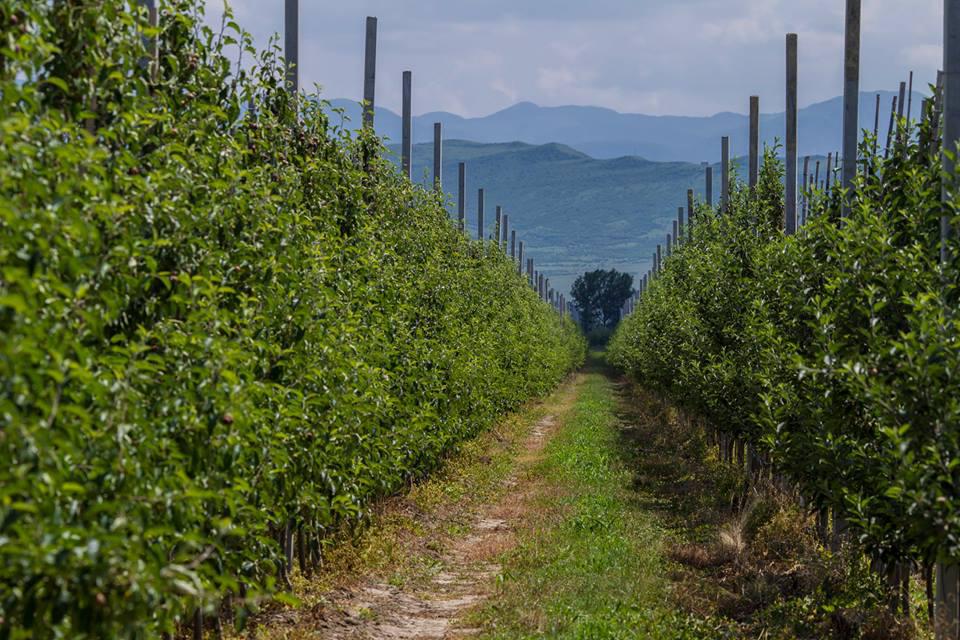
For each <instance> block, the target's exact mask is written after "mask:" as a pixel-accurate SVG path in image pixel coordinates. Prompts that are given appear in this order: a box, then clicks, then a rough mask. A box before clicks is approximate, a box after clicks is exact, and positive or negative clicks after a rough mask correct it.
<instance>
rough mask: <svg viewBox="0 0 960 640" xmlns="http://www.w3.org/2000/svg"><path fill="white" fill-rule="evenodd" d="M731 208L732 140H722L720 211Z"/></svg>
mask: <svg viewBox="0 0 960 640" xmlns="http://www.w3.org/2000/svg"><path fill="white" fill-rule="evenodd" d="M729 206H730V138H729V137H728V136H723V137H722V138H720V211H722V212H723V213H726V212H727V207H729Z"/></svg>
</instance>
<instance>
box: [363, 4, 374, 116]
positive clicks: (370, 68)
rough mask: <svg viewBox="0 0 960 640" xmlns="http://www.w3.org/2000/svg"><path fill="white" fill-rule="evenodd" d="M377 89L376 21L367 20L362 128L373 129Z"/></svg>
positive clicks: (372, 18)
mask: <svg viewBox="0 0 960 640" xmlns="http://www.w3.org/2000/svg"><path fill="white" fill-rule="evenodd" d="M376 87H377V19H376V18H374V17H368V18H367V44H366V54H365V56H364V62H363V126H364V127H366V128H369V129H373V111H374V108H375V107H376Z"/></svg>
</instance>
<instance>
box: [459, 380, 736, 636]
mask: <svg viewBox="0 0 960 640" xmlns="http://www.w3.org/2000/svg"><path fill="white" fill-rule="evenodd" d="M619 442H620V439H619V436H618V419H617V415H616V398H615V395H614V392H613V389H612V386H611V382H610V380H609V379H607V378H606V377H604V376H603V375H600V374H598V373H591V374H589V375H588V376H587V377H586V380H585V382H584V384H583V386H582V390H581V393H580V395H579V397H578V399H577V401H576V404H575V406H574V410H573V412H572V414H571V416H570V418H569V420H568V421H567V423H566V424H565V425H564V426H563V427H562V428H561V429H560V430H559V433H558V434H557V436H556V437H555V438H554V439H553V440H551V442H550V443H549V444H548V445H547V448H546V450H545V452H544V458H543V460H542V462H540V463H539V464H538V465H537V466H536V467H535V468H534V469H533V471H532V473H531V474H530V477H529V478H527V479H526V481H528V482H530V483H531V484H534V485H536V486H537V487H538V490H537V495H536V497H535V498H534V499H533V500H532V504H531V512H532V513H531V516H530V517H529V518H528V521H529V525H528V526H527V527H526V528H525V529H524V530H523V531H521V533H520V535H519V541H518V545H517V547H516V548H514V549H513V550H511V551H510V552H508V553H507V555H506V557H505V558H504V559H503V562H504V563H503V571H502V575H501V579H500V584H499V593H498V594H497V596H496V597H494V598H491V599H490V601H489V602H488V603H487V604H486V605H484V607H482V608H481V610H480V611H478V612H477V613H476V614H475V616H476V618H477V619H476V620H475V622H476V623H477V625H478V626H481V627H482V628H483V629H484V630H485V632H484V635H483V636H482V637H486V638H533V637H549V638H665V639H674V638H677V639H680V638H691V639H693V638H697V639H703V638H711V637H718V635H719V634H718V632H717V631H716V630H715V629H714V628H712V627H711V625H709V624H708V623H705V622H701V621H697V620H694V619H692V618H690V617H688V616H686V615H684V614H681V613H678V612H677V611H676V609H675V607H673V606H672V605H671V599H670V595H669V584H668V572H669V571H670V567H669V562H668V561H667V560H666V559H665V558H664V555H663V548H664V546H665V543H666V539H665V537H666V532H665V530H664V529H663V527H662V526H661V524H660V522H659V521H658V519H657V517H656V516H654V515H653V514H651V513H650V512H648V511H645V510H644V509H643V508H642V507H641V506H640V505H639V503H638V501H637V496H636V494H635V492H634V491H633V489H632V474H631V472H630V470H629V469H627V468H625V466H624V465H623V464H622V457H621V452H620V450H619V446H620V444H619Z"/></svg>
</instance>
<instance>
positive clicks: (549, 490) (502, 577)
mask: <svg viewBox="0 0 960 640" xmlns="http://www.w3.org/2000/svg"><path fill="white" fill-rule="evenodd" d="M619 393H620V392H619V389H618V387H617V385H616V383H615V382H614V380H613V379H612V378H611V376H610V375H609V374H608V373H607V372H606V371H605V370H604V369H603V368H602V367H601V366H600V365H599V364H596V363H594V364H593V365H592V367H591V368H589V369H588V370H587V371H585V372H583V373H581V374H578V375H577V376H574V377H573V378H572V379H571V380H570V381H569V382H568V383H566V384H565V385H564V386H562V387H561V388H560V389H559V390H558V391H557V392H556V393H554V394H553V395H552V396H550V397H549V398H546V399H545V400H544V401H542V402H539V403H535V404H532V405H530V406H528V407H526V408H525V409H524V410H523V411H521V412H518V413H517V414H515V415H513V416H511V417H510V418H508V419H506V420H505V421H504V422H503V423H502V424H501V425H500V426H498V428H497V429H495V430H493V431H492V432H490V433H488V434H485V435H484V436H481V437H480V438H478V439H477V440H475V441H473V442H471V443H468V444H467V445H466V446H465V447H464V449H463V451H462V452H461V453H459V454H458V455H457V456H455V457H454V458H452V459H451V460H450V461H448V463H447V464H446V465H445V466H444V468H443V469H442V470H441V471H440V472H439V473H438V474H436V475H435V476H434V477H432V478H430V479H428V480H426V481H424V482H423V483H421V484H418V485H416V486H414V487H412V488H411V490H410V491H409V493H407V494H406V495H404V496H399V497H397V498H394V499H391V500H389V501H387V502H386V503H385V504H384V505H382V507H381V508H380V509H378V511H377V512H376V513H375V514H373V517H372V518H371V524H370V526H369V527H368V528H367V529H366V530H365V531H364V532H363V533H362V534H360V535H357V536H352V537H349V538H345V539H343V540H340V541H339V542H338V544H337V545H336V546H335V547H333V548H332V550H331V552H330V553H329V554H328V561H327V566H326V569H325V571H324V572H323V573H322V574H321V575H319V576H311V577H309V578H306V577H302V576H297V577H296V596H297V598H298V599H299V604H298V605H297V606H285V607H276V608H273V609H268V610H267V611H266V612H264V614H262V615H261V616H260V617H259V619H258V621H257V628H256V630H255V631H253V632H252V633H250V634H249V635H245V636H244V637H252V638H262V639H269V640H273V639H280V638H330V639H334V640H336V639H352V638H385V639H394V638H396V639H399V638H460V637H480V638H494V639H497V638H504V639H506V638H510V639H513V638H533V637H537V638H541V637H549V638H664V639H668V640H669V639H673V638H698V639H701V638H709V637H713V636H715V635H716V634H715V633H714V632H713V631H712V630H710V629H707V628H705V627H703V626H701V625H700V624H699V623H696V622H694V621H692V620H690V619H689V618H688V617H687V616H685V615H683V614H679V613H677V608H676V606H675V605H674V603H673V598H672V597H671V594H670V585H669V581H670V578H669V573H670V571H671V568H670V563H669V562H668V561H667V560H666V559H665V553H666V549H667V547H668V533H667V531H666V529H665V528H664V525H663V524H662V519H661V516H660V515H658V513H657V512H658V510H657V509H656V507H654V506H652V505H651V503H650V501H649V498H648V497H644V496H643V494H642V493H641V492H638V491H637V490H636V488H635V482H636V477H635V476H636V471H637V469H636V466H635V464H634V463H635V460H631V456H632V454H631V453H630V451H632V449H631V444H630V442H629V441H627V440H625V438H624V433H626V432H627V431H629V429H625V427H627V426H628V425H626V424H625V422H624V421H625V420H626V421H629V419H630V418H629V417H628V416H629V414H628V413H624V411H623V408H624V405H623V402H624V401H623V399H622V398H621V397H620V395H619Z"/></svg>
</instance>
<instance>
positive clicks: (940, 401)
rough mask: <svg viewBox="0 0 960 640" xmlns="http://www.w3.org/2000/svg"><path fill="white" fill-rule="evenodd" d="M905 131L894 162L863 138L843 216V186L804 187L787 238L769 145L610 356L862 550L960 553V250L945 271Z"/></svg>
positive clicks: (955, 248) (928, 180)
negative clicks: (794, 230)
mask: <svg viewBox="0 0 960 640" xmlns="http://www.w3.org/2000/svg"><path fill="white" fill-rule="evenodd" d="M904 139H910V141H909V142H908V143H906V142H900V143H898V144H897V145H896V147H895V148H894V149H892V150H891V153H890V156H889V159H887V160H884V159H882V158H877V157H873V156H872V155H871V154H870V147H871V144H872V143H871V142H869V141H868V142H867V143H865V144H864V146H863V149H862V155H863V157H864V158H866V161H865V163H864V165H865V166H866V167H867V172H866V173H861V175H860V176H859V177H858V179H857V182H856V184H855V186H854V188H853V190H852V192H851V194H850V198H851V203H852V206H851V212H850V215H849V217H847V218H845V219H843V220H841V215H840V205H841V197H842V196H841V193H840V192H839V190H838V191H835V192H834V193H832V194H830V195H827V194H823V193H814V194H812V195H811V210H810V220H809V221H808V222H807V224H806V225H805V226H804V227H803V228H802V230H801V232H800V233H799V234H798V235H796V236H793V237H786V236H784V235H783V234H782V232H781V231H780V229H779V226H780V219H781V216H782V187H781V185H780V183H779V179H780V176H781V174H782V170H781V168H780V167H779V164H778V163H777V162H776V161H775V157H774V156H773V155H772V152H770V151H768V152H767V154H766V158H765V162H764V173H763V177H762V180H761V185H760V187H759V188H758V190H757V192H756V194H750V193H749V192H748V190H746V189H744V187H743V186H742V185H739V184H738V185H736V187H735V189H734V196H733V201H732V204H731V207H730V211H729V213H728V214H724V215H719V214H717V213H716V212H714V211H708V210H706V209H704V208H701V210H700V211H699V212H698V216H697V220H696V225H695V227H694V234H693V239H692V241H690V242H688V243H687V244H685V245H683V246H682V247H681V248H680V249H679V250H678V251H676V252H674V254H673V256H672V257H671V258H670V259H668V260H667V262H666V265H665V269H664V272H663V274H662V276H661V277H660V278H658V279H657V280H655V281H654V282H653V284H652V286H651V288H650V290H649V293H648V294H647V295H646V296H645V297H644V299H643V300H642V301H641V303H640V304H639V305H638V307H637V310H636V312H635V313H634V314H633V315H632V316H631V317H630V318H629V319H628V320H627V321H626V322H625V323H624V325H623V326H621V328H620V329H619V331H618V332H617V334H616V335H615V336H614V339H613V340H612V342H611V348H610V357H611V358H612V360H613V361H614V362H615V363H616V364H618V365H619V366H620V367H622V368H624V369H625V370H627V371H629V372H630V373H631V374H632V375H633V376H635V377H636V378H637V379H638V380H639V381H641V382H642V383H643V384H645V385H647V386H649V387H651V388H654V389H657V390H659V391H661V392H664V393H666V394H668V395H669V396H670V397H672V398H673V399H674V400H675V401H677V402H679V403H680V404H682V405H683V406H685V407H686V408H688V409H689V410H691V411H695V412H698V413H700V414H701V415H703V416H704V417H706V418H707V419H708V420H710V421H711V422H712V423H713V424H715V425H719V426H721V427H722V428H723V429H725V430H727V431H729V432H732V433H734V434H736V435H740V436H744V437H746V438H748V439H749V440H751V441H752V442H753V443H754V444H755V445H756V446H758V447H759V448H760V449H761V450H765V451H766V455H767V456H769V457H771V458H772V460H773V462H774V463H775V464H776V465H777V467H778V468H779V469H780V470H782V471H783V472H785V473H787V474H788V475H789V476H790V477H792V478H793V479H794V480H795V481H796V482H797V483H799V484H800V486H801V487H802V489H803V490H804V492H805V494H806V495H808V496H809V497H810V498H812V499H813V500H814V501H815V502H816V503H819V504H821V505H825V506H831V507H833V508H835V509H837V510H838V513H840V514H842V515H843V516H845V517H846V518H847V519H848V520H849V521H850V522H851V524H852V526H853V529H854V532H855V534H856V538H857V539H858V540H859V542H860V543H862V544H863V545H864V548H865V549H866V550H867V551H868V552H869V553H870V554H871V555H872V556H873V557H875V558H878V559H883V560H885V561H888V560H889V561H892V560H899V559H919V560H923V561H927V562H929V561H933V560H936V559H941V560H948V561H957V560H960V541H958V540H957V538H956V534H955V532H956V531H957V530H958V527H960V496H958V495H957V492H956V487H957V486H960V485H958V480H960V477H958V475H957V474H958V470H957V464H956V461H957V460H958V459H960V429H958V424H960V404H958V402H957V397H958V391H960V389H958V384H960V378H958V377H957V372H958V371H960V350H958V349H957V347H956V345H957V344H958V340H960V324H958V321H957V317H956V313H955V312H954V309H956V307H957V282H958V281H960V269H958V268H960V261H958V259H957V256H958V255H960V245H958V244H957V243H956V241H955V240H951V241H950V243H949V244H948V246H947V249H948V255H949V256H951V258H950V260H949V261H948V262H946V263H944V264H941V263H940V239H939V238H940V231H939V229H940V216H941V215H942V214H944V206H943V205H942V204H941V200H940V194H941V185H942V182H943V181H942V175H941V162H940V155H939V150H938V149H937V148H936V145H933V144H932V142H931V141H932V139H933V136H932V130H931V128H930V127H929V125H926V124H925V125H923V126H921V128H920V131H919V134H918V135H917V136H916V137H910V136H904ZM951 182H952V180H951ZM948 184H949V183H948ZM956 203H957V199H956V198H955V197H953V198H952V199H951V201H950V203H949V204H948V205H947V208H946V209H947V210H946V215H948V216H951V217H954V212H955V210H956Z"/></svg>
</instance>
